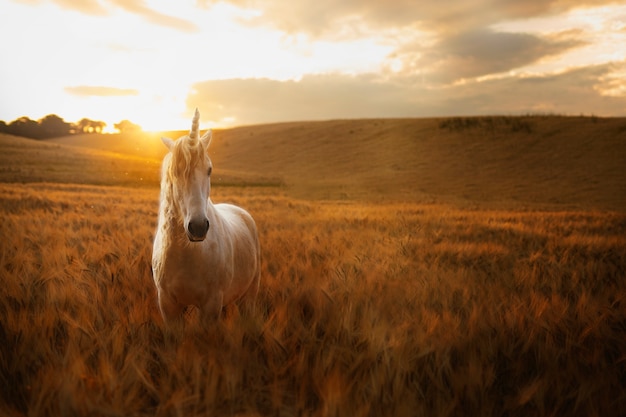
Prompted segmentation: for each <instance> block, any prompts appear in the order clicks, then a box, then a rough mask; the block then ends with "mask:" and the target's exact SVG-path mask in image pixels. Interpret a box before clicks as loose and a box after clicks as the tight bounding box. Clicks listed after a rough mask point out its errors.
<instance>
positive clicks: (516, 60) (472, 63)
mask: <svg viewBox="0 0 626 417" xmlns="http://www.w3.org/2000/svg"><path fill="white" fill-rule="evenodd" d="M582 45H584V42H582V41H580V40H578V39H576V38H575V37H564V36H553V37H549V38H547V37H539V36H536V35H531V34H528V33H506V32H495V31H492V30H489V29H473V30H469V31H466V32H461V33H456V34H454V35H452V36H450V37H447V38H444V39H442V40H441V41H440V42H437V43H435V45H433V46H432V47H430V48H428V49H426V50H424V51H419V49H417V48H413V47H412V46H411V45H408V46H405V47H404V48H403V50H401V51H398V52H396V56H398V57H403V59H404V60H408V61H409V64H408V65H407V67H409V68H426V69H427V71H428V72H430V73H431V74H430V79H431V81H433V82H443V83H448V82H452V81H455V80H458V79H462V78H472V77H479V76H484V75H489V74H497V73H501V72H505V71H509V70H512V69H515V68H520V67H523V66H526V65H529V64H532V63H534V62H536V61H538V60H540V59H542V58H545V57H548V56H554V55H558V54H561V53H563V52H566V51H568V50H570V49H573V48H576V47H579V46H582ZM414 51H417V52H418V54H417V56H416V57H413V53H414ZM405 65H406V64H405Z"/></svg>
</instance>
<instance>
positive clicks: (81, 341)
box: [0, 184, 626, 416]
mask: <svg viewBox="0 0 626 417" xmlns="http://www.w3.org/2000/svg"><path fill="white" fill-rule="evenodd" d="M214 194H216V195H215V200H216V201H224V200H228V201H232V202H235V203H239V204H241V205H242V206H244V207H246V208H247V209H249V211H250V212H251V213H252V214H253V216H254V217H255V219H256V220H257V222H258V224H259V229H260V231H261V241H262V247H263V278H262V285H261V291H260V294H259V299H258V301H257V305H256V308H255V310H254V311H253V312H252V313H251V314H250V315H241V314H239V311H238V309H237V308H229V309H228V310H227V311H226V312H225V314H224V318H223V319H222V320H221V321H219V322H217V323H212V324H209V325H207V326H202V325H201V324H199V323H197V320H196V315H195V314H194V312H193V311H190V312H189V314H188V325H187V326H186V328H185V329H184V330H183V331H173V332H168V331H165V330H164V328H163V325H162V321H161V319H160V317H159V315H158V311H157V307H156V303H155V292H154V289H153V284H152V280H151V272H150V257H151V239H152V234H153V228H154V225H155V222H156V208H157V190H156V189H154V188H152V189H141V188H138V189H132V190H129V189H126V188H114V187H97V186H77V185H53V184H27V185H15V184H0V200H1V201H0V217H1V218H2V222H1V223H0V234H1V236H2V239H0V275H1V276H2V281H3V285H2V286H0V413H2V414H5V415H14V416H26V415H90V416H94V415H107V416H115V415H124V416H126V415H157V416H169V415H172V416H176V415H185V416H191V415H241V416H244V415H245V416H256V415H275V416H292V415H311V416H335V415H337V416H346V415H350V416H381V415H388V416H404V415H407V416H420V415H423V416H444V415H481V416H489V415H511V416H529V415H537V416H543V415H571V416H576V415H580V416H589V415H602V416H606V415H619V414H621V413H623V411H624V410H626V384H625V383H624V381H625V380H626V339H625V337H624V335H625V332H626V308H625V305H626V304H625V303H626V282H625V281H624V271H626V215H624V214H619V213H614V212H594V211H585V212H581V211H563V212H547V211H497V210H486V209H480V210H478V209H477V210H469V209H465V210H460V209H457V208H454V207H453V206H450V205H435V204H433V205H428V204H388V205H368V204H359V203H339V202H323V203H311V202H305V201H300V200H295V199H292V198H289V197H286V196H285V195H282V194H279V193H278V192H277V189H276V188H271V189H264V188H215V190H214Z"/></svg>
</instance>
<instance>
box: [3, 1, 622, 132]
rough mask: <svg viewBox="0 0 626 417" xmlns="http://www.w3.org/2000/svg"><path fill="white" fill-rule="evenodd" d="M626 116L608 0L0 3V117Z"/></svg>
mask: <svg viewBox="0 0 626 417" xmlns="http://www.w3.org/2000/svg"><path fill="white" fill-rule="evenodd" d="M196 107H198V108H199V110H200V112H201V125H202V127H204V128H207V127H218V128H219V127H230V126H237V125H247V124H255V123H268V122H281V121H295V120H322V119H345V118H376V117H443V116H470V115H485V114H507V115H514V114H528V113H531V114H553V113H556V114H567V115H579V114H585V115H596V116H626V5H624V4H623V2H613V1H603V0H582V1H574V0H464V1H461V0H449V1H446V2H442V1H441V0H422V1H415V0H387V1H381V0H341V1H339V0H334V1H333V0H294V1H292V2H289V3H286V2H284V1H281V0H224V1H215V0H177V1H176V2H174V1H167V0H0V120H4V121H6V122H10V121H12V120H14V119H16V118H18V117H21V116H28V117H30V118H32V119H35V120H37V119H40V118H42V117H44V116H45V115H48V114H57V115H59V116H61V117H63V118H64V119H65V120H66V121H70V122H76V121H78V120H80V119H81V118H83V117H87V118H90V119H93V120H102V121H105V122H106V123H107V125H108V129H109V130H111V129H112V128H113V124H115V123H117V122H119V121H121V120H124V119H126V120H130V121H132V122H134V123H137V124H139V125H141V126H142V127H143V128H144V129H145V130H169V129H186V128H187V126H188V125H189V120H190V118H191V115H192V113H193V110H194V109H195V108H196Z"/></svg>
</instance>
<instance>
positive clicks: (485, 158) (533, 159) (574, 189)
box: [54, 116, 626, 211]
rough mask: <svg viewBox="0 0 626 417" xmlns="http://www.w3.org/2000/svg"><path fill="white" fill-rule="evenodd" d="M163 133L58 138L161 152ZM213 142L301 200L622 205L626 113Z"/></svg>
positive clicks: (274, 132)
mask: <svg viewBox="0 0 626 417" xmlns="http://www.w3.org/2000/svg"><path fill="white" fill-rule="evenodd" d="M184 133H185V132H169V133H168V135H169V136H171V137H175V138H176V137H178V136H179V135H180V134H184ZM158 136H159V135H158V134H156V133H155V134H147V133H144V134H136V135H131V136H129V135H105V136H101V137H100V136H98V135H84V136H82V137H81V136H72V137H68V138H61V139H55V140H54V142H56V143H63V144H71V145H75V146H82V147H86V148H91V149H98V150H101V151H102V150H105V151H113V152H117V153H119V154H123V155H132V156H134V157H141V158H146V157H148V158H151V159H156V160H160V159H161V158H162V156H163V154H164V152H165V148H164V147H163V146H162V145H161V142H160V141H159V140H158ZM214 139H215V140H214V141H213V143H212V145H211V151H210V152H211V157H212V158H213V162H214V163H215V166H216V167H217V168H218V169H219V170H220V171H221V172H223V173H224V174H234V173H237V175H244V178H248V179H249V178H255V177H261V179H262V180H261V181H259V180H247V182H257V183H268V181H267V180H263V179H267V178H268V177H269V178H270V179H273V180H272V181H269V182H272V183H280V182H283V183H285V184H287V185H288V192H289V194H290V195H291V196H295V197H297V198H302V199H311V198H316V199H319V198H322V199H329V198H330V199H348V200H353V199H361V200H363V199H364V200H373V199H375V200H377V201H379V200H380V199H386V200H387V201H414V202H422V201H424V199H430V198H433V197H434V198H435V199H437V200H438V201H446V202H453V203H455V204H459V203H461V204H465V203H466V202H470V203H471V204H476V203H479V204H482V205H483V206H484V207H491V206H493V204H499V205H500V207H506V208H518V207H519V206H520V205H527V206H533V207H535V208H538V207H541V208H554V207H559V208H562V207H564V206H567V207H568V208H570V209H581V208H582V209H610V210H620V211H624V210H626V170H625V169H624V166H626V118H606V119H605V118H598V117H560V116H522V117H510V116H493V117H491V116H483V117H468V118H448V119H379V120H377V119H369V120H367V119H366V120H331V121H322V122H294V123H280V124H271V125H261V126H245V127H239V128H234V129H228V130H219V131H216V132H215V134H214ZM143 177H144V178H145V177H146V175H143ZM276 179H278V180H276ZM225 182H226V183H229V182H230V183H232V182H233V181H228V180H227V181H225ZM239 182H241V181H239Z"/></svg>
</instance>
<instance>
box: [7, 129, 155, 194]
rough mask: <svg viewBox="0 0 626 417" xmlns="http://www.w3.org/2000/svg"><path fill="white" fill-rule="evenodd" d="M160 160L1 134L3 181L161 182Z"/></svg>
mask: <svg viewBox="0 0 626 417" xmlns="http://www.w3.org/2000/svg"><path fill="white" fill-rule="evenodd" d="M159 166H160V161H159V160H156V159H149V158H142V157H139V156H135V155H132V154H126V153H124V154H120V153H114V152H111V151H106V150H100V149H92V148H89V147H82V148H77V147H71V146H65V145H61V144H57V143H54V142H51V141H37V140H32V139H26V138H21V137H16V136H11V135H5V134H0V181H1V182H53V183H69V184H72V183H75V184H95V185H132V186H136V185H154V186H156V185H158V182H159Z"/></svg>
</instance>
